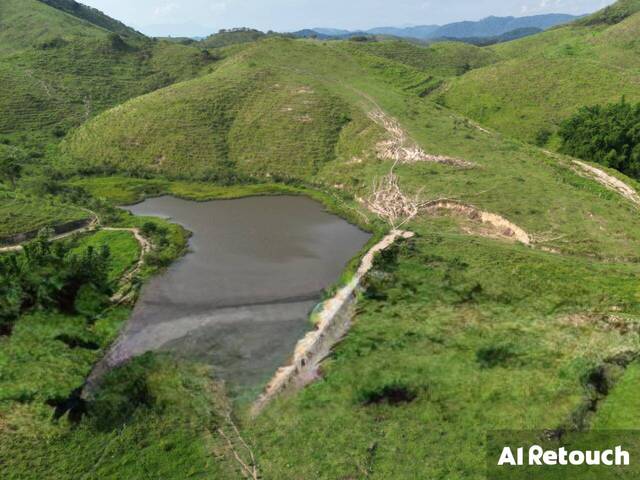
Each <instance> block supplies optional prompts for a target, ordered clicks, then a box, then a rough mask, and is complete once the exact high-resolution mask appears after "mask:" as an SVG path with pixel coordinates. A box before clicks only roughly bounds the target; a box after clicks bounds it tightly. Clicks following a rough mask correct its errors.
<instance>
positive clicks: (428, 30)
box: [367, 25, 440, 39]
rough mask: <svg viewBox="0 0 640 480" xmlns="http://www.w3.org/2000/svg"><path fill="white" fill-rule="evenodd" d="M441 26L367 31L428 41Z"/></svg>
mask: <svg viewBox="0 0 640 480" xmlns="http://www.w3.org/2000/svg"><path fill="white" fill-rule="evenodd" d="M439 28H440V26H438V25H421V26H418V27H406V28H398V27H378V28H372V29H370V30H367V33H369V34H372V35H392V36H394V37H401V38H419V39H426V38H431V36H432V35H433V33H434V32H436V31H438V29H439Z"/></svg>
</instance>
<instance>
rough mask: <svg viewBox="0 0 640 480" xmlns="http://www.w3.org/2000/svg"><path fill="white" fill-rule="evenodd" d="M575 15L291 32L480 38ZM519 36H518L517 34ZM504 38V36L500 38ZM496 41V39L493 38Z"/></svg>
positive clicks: (542, 27)
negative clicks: (361, 29) (355, 29)
mask: <svg viewBox="0 0 640 480" xmlns="http://www.w3.org/2000/svg"><path fill="white" fill-rule="evenodd" d="M577 18H580V17H576V16H574V15H567V14H564V13H552V14H548V15H534V16H529V17H487V18H485V19H483V20H479V21H476V22H471V21H467V22H455V23H450V24H447V25H442V26H439V25H419V26H415V27H377V28H372V29H369V30H366V31H348V30H340V29H332V28H314V29H305V30H300V31H298V32H294V33H293V34H292V35H294V36H297V37H305V38H309V37H317V38H325V39H326V38H348V37H351V36H353V35H389V36H394V37H400V38H415V39H418V40H434V39H443V38H446V39H456V40H457V39H464V38H472V39H480V38H495V39H497V40H498V41H499V37H501V36H502V35H505V34H508V33H509V32H519V33H520V34H523V33H525V30H524V29H528V30H527V31H526V33H527V34H529V35H531V34H532V32H533V30H531V29H537V30H539V31H542V30H547V29H549V28H551V27H555V26H556V25H562V24H565V23H569V22H571V21H573V20H575V19H577ZM516 38H520V37H516ZM502 41H506V40H502ZM494 43H496V42H494Z"/></svg>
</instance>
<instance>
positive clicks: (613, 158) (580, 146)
mask: <svg viewBox="0 0 640 480" xmlns="http://www.w3.org/2000/svg"><path fill="white" fill-rule="evenodd" d="M638 125H640V104H636V105H632V104H629V103H627V102H625V101H624V100H622V101H621V102H619V103H615V104H609V105H605V106H601V105H596V106H592V107H583V108H582V109H580V110H579V111H578V113H576V114H575V115H574V116H573V117H571V118H569V119H567V120H566V121H565V122H564V123H563V124H562V126H561V128H560V131H559V135H560V138H561V140H562V145H561V147H560V150H561V151H562V152H563V153H566V154H568V155H572V156H574V157H578V158H582V159H585V160H590V161H593V162H597V163H601V164H602V165H604V166H606V167H610V168H614V169H616V170H618V171H619V172H622V173H624V174H625V175H628V176H630V177H633V178H636V179H640V129H639V128H638Z"/></svg>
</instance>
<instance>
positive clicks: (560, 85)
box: [434, 2, 640, 141]
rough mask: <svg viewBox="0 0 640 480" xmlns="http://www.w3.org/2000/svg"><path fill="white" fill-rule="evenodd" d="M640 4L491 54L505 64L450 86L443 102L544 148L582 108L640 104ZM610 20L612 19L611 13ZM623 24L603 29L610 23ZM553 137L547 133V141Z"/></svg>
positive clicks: (500, 47) (620, 5)
mask: <svg viewBox="0 0 640 480" xmlns="http://www.w3.org/2000/svg"><path fill="white" fill-rule="evenodd" d="M639 6H640V3H638V2H619V3H617V4H615V5H613V6H612V7H610V8H609V9H605V10H604V11H602V12H600V13H598V14H596V15H594V16H592V17H589V18H590V19H591V20H589V19H587V20H583V21H580V22H578V23H576V24H572V25H569V26H565V27H562V28H557V29H553V30H550V31H547V32H544V33H541V34H539V35H535V36H533V37H529V38H525V39H522V40H517V41H514V42H509V43H506V44H501V45H498V46H495V47H491V48H490V49H489V50H490V51H491V52H493V53H494V54H495V55H497V56H499V57H500V58H501V61H499V62H495V63H493V64H491V65H489V66H486V67H484V68H479V69H476V70H473V71H471V72H469V73H467V74H466V75H464V76H463V77H461V78H457V79H454V80H452V81H451V82H449V83H448V84H447V85H446V86H445V87H443V88H442V89H441V90H440V91H439V92H438V93H435V94H434V95H437V98H438V99H439V101H440V102H441V103H442V104H443V105H446V106H448V107H450V108H453V109H455V110H457V111H459V112H460V113H463V114H464V115H467V116H469V117H471V118H473V119H474V120H476V121H478V122H480V123H482V124H483V125H486V126H489V127H492V128H494V129H496V130H498V131H501V132H504V133H507V134H509V135H513V136H516V137H518V138H520V139H523V140H527V141H539V140H540V139H544V138H545V137H547V136H548V133H553V132H555V131H556V129H557V127H558V125H559V124H560V122H561V121H562V120H564V119H566V118H567V117H569V116H571V115H572V114H573V113H575V112H576V111H577V109H578V108H579V107H581V106H583V105H592V104H601V103H609V102H615V101H618V100H620V98H621V97H622V96H626V98H627V99H628V100H630V101H635V100H638V99H640V89H639V88H638V85H639V84H640V55H638V54H639V53H640V43H638V41H637V39H638V37H639V35H640V13H634V12H636V11H637V10H638V8H639ZM607 12H609V13H607ZM610 12H625V13H624V15H622V14H621V15H616V16H615V18H616V21H615V22H614V21H608V20H607V21H605V20H602V21H596V20H597V19H606V18H609V16H610ZM547 132H548V133H547Z"/></svg>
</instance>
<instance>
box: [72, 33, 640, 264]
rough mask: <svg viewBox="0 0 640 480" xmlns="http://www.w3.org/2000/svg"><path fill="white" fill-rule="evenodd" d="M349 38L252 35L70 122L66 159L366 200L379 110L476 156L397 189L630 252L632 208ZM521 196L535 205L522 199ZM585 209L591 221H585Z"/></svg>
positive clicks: (450, 149)
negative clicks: (203, 64) (464, 165)
mask: <svg viewBox="0 0 640 480" xmlns="http://www.w3.org/2000/svg"><path fill="white" fill-rule="evenodd" d="M352 49H353V46H352V44H351V42H344V43H330V44H326V45H323V44H321V43H318V42H314V41H294V40H282V39H272V40H268V41H264V42H259V43H258V44H256V45H254V46H252V47H251V48H250V49H247V50H243V52H242V53H241V54H239V55H237V56H234V57H230V58H229V59H227V60H225V61H224V62H223V63H222V64H221V65H220V66H219V68H218V69H217V70H216V71H215V72H214V73H212V74H210V75H207V76H204V77H202V78H199V79H197V80H193V81H189V82H185V83H181V84H178V85H175V86H172V87H169V88H167V89H163V90H160V91H158V92H155V93H152V94H150V95H147V96H144V97H141V98H137V99H135V100H133V101H130V102H128V103H126V104H124V105H122V106H121V107H117V108H116V109H113V110H110V111H108V112H106V113H104V114H102V115H100V116H99V117H98V118H96V119H95V120H94V121H91V122H89V123H87V124H86V125H84V126H83V127H81V128H80V129H78V130H77V131H75V132H73V133H72V134H71V135H70V136H69V137H68V139H66V140H65V142H64V144H63V150H64V151H65V152H66V154H67V160H66V165H67V168H71V169H78V168H80V170H81V171H85V172H86V171H102V172H105V171H106V172H109V171H128V172H130V173H146V174H156V175H157V174H163V175H169V176H173V177H179V178H194V179H207V178H209V179H218V180H224V181H229V180H233V179H234V178H242V179H244V180H247V181H264V180H265V179H266V178H269V176H270V177H271V178H287V179H290V180H298V181H299V180H302V181H305V182H310V183H314V184H319V185H325V186H331V187H333V186H338V187H339V188H340V189H342V190H343V191H344V192H345V193H347V194H349V195H353V196H358V197H364V198H366V197H367V196H368V195H369V193H370V190H371V179H372V178H373V177H375V176H377V175H381V174H383V173H385V172H386V171H388V169H389V167H390V165H389V163H388V162H385V161H382V160H380V159H378V158H377V155H376V144H377V143H378V142H379V141H382V140H384V139H385V138H388V137H387V135H388V134H387V133H386V132H385V131H384V129H383V128H382V127H381V126H380V125H378V124H376V123H375V122H374V121H373V120H371V119H370V118H369V117H368V113H370V112H371V111H372V110H375V109H377V108H382V109H383V110H385V111H386V112H387V113H389V114H390V115H393V116H394V117H396V118H398V119H401V123H402V125H403V127H404V128H406V130H407V131H408V132H409V134H411V136H412V137H413V138H414V139H415V140H416V141H418V142H419V144H420V145H421V146H422V147H423V148H424V149H425V150H426V151H427V152H429V153H432V154H439V155H449V156H452V157H456V158H462V159H465V160H467V161H469V162H473V163H475V164H476V165H477V168H473V169H469V170H456V169H452V168H451V167H447V166H443V165H436V164H430V163H418V164H415V165H407V166H402V167H400V168H398V169H397V172H398V174H399V175H400V177H401V180H402V181H403V183H404V186H405V188H406V189H408V190H409V191H418V190H421V189H422V190H424V192H423V196H424V197H426V199H429V198H438V197H448V198H458V199H460V200H463V201H468V202H471V203H474V204H476V205H478V206H480V207H482V208H484V209H486V210H488V211H492V212H497V213H500V214H501V215H503V216H505V217H506V218H509V219H510V220H512V221H514V222H515V223H516V224H519V225H520V226H522V227H523V228H524V229H525V230H528V231H530V232H531V233H533V234H534V235H539V236H540V237H541V241H542V242H543V243H544V244H545V245H546V246H547V247H550V248H559V249H560V250H562V251H565V252H575V253H579V252H582V253H591V254H597V255H600V256H605V257H607V256H612V257H616V258H635V257H636V256H637V253H636V249H635V245H634V244H635V241H636V239H638V235H639V234H640V232H639V231H638V230H637V228H636V226H637V225H638V220H637V219H636V215H635V214H634V213H633V210H632V209H631V208H630V207H627V206H625V204H624V202H623V201H620V200H618V199H617V197H616V195H615V194H613V193H608V192H607V191H606V190H603V188H602V187H600V186H598V185H597V184H595V183H593V182H591V181H589V180H586V179H582V178H580V177H579V176H578V175H577V174H575V173H573V172H572V171H571V170H570V169H568V168H567V166H566V164H565V163H564V160H557V159H552V158H550V157H548V156H547V155H546V154H544V153H543V152H541V151H538V150H535V149H532V148H529V147H526V146H524V145H521V144H518V143H515V142H511V141H506V140H502V139H500V138H498V137H494V136H492V135H488V134H486V133H484V132H482V131H480V130H478V129H477V128H475V126H474V125H472V124H471V123H469V122H467V121H466V120H465V119H463V118H461V117H458V116H456V115H454V114H452V113H451V112H450V111H447V110H445V109H442V108H441V107H439V106H437V105H434V104H432V103H431V102H429V101H422V100H420V97H419V91H420V89H419V88H416V85H421V84H422V83H423V82H428V81H429V79H430V78H431V77H432V75H430V74H429V73H428V71H422V70H416V69H412V68H410V67H408V66H405V65H403V64H400V63H397V62H392V61H390V60H385V59H381V58H380V57H378V56H371V55H369V54H367V53H365V52H358V53H357V54H354V53H353V50H352ZM532 198H537V199H544V200H541V202H542V204H543V205H545V207H544V208H539V207H533V206H531V203H530V199H532ZM613 205H617V206H616V207H615V208H613ZM592 215H595V216H596V217H597V218H598V221H597V222H594V221H592V220H587V221H585V220H584V219H589V218H593V217H592Z"/></svg>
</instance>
